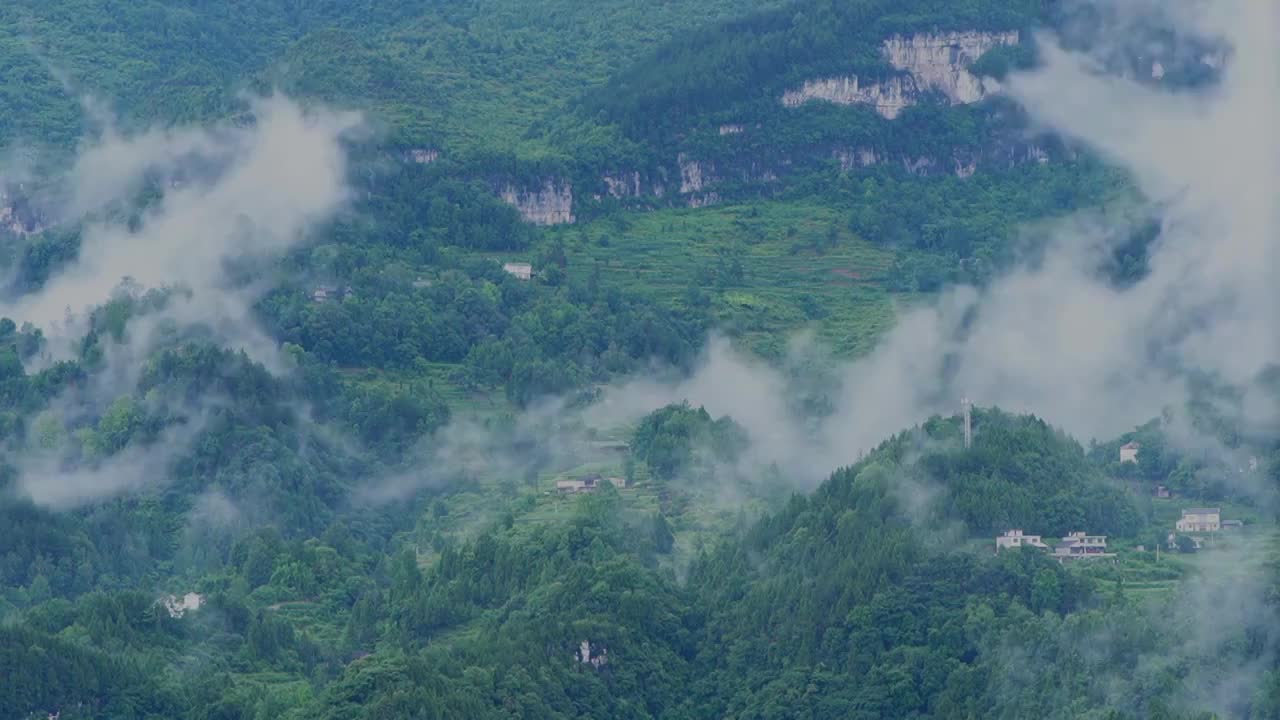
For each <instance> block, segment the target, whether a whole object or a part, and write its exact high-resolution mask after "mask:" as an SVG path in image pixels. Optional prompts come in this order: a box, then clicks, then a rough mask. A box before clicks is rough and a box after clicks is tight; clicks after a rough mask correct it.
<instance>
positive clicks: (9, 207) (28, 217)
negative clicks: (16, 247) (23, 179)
mask: <svg viewBox="0 0 1280 720" xmlns="http://www.w3.org/2000/svg"><path fill="white" fill-rule="evenodd" d="M14 187H15V186H10V188H8V189H5V188H4V187H3V186H0V232H7V233H11V234H13V235H34V234H36V233H38V232H42V231H44V229H45V227H46V223H45V222H44V219H43V218H42V217H41V215H40V213H39V212H38V211H37V210H36V209H35V208H34V207H32V204H31V203H30V201H28V200H27V198H26V197H25V196H24V195H23V194H22V192H21V191H20V189H14Z"/></svg>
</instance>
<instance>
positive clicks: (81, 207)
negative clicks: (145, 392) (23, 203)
mask: <svg viewBox="0 0 1280 720" xmlns="http://www.w3.org/2000/svg"><path fill="white" fill-rule="evenodd" d="M361 128H362V119H361V117H360V115H358V114H355V113H344V112H334V111H330V110H327V109H324V108H306V107H304V106H302V105H301V104H299V103H297V102H294V101H293V100H290V99H289V98H286V97H284V96H282V95H271V96H267V97H260V98H252V99H250V100H249V101H248V113H247V114H246V115H245V116H243V117H240V118H237V119H235V120H228V121H224V122H221V123H216V124H212V125H209V126H197V127H176V128H164V129H156V130H150V131H146V132H141V133H135V134H126V133H121V132H119V131H117V130H116V129H115V128H114V127H113V126H111V125H110V124H109V123H108V124H107V126H106V128H105V129H104V130H103V131H102V133H101V134H100V135H98V136H97V137H94V138H91V139H86V140H85V141H84V143H82V146H81V148H80V149H79V152H78V155H77V159H76V161H75V162H74V164H73V165H72V167H71V170H70V171H69V173H68V174H67V176H66V177H65V178H63V179H61V181H60V182H59V183H58V185H59V187H60V188H61V192H60V193H58V194H59V195H60V196H61V197H62V206H61V207H60V208H59V210H58V213H57V214H58V217H59V218H60V220H61V222H63V223H65V224H79V225H80V226H81V228H82V232H81V238H82V239H81V245H80V248H79V253H78V255H77V257H76V258H75V259H74V260H73V261H72V262H70V263H68V264H67V265H66V266H64V267H61V268H58V269H57V270H56V271H55V274H54V275H53V276H52V277H51V278H50V279H49V280H48V282H47V283H45V285H44V286H43V287H42V288H40V289H39V290H37V291H35V292H32V293H29V294H26V295H20V296H18V297H16V298H14V299H11V300H10V301H9V302H8V303H7V304H0V316H3V317H10V318H13V319H14V320H15V321H17V322H18V323H20V324H21V323H23V322H31V323H34V324H35V325H37V326H38V327H40V328H41V329H42V330H43V331H44V334H45V336H46V338H48V340H49V342H48V345H47V352H46V353H45V354H44V355H43V356H42V357H40V358H37V359H36V360H35V362H36V363H37V364H39V363H47V362H50V361H53V360H58V359H63V358H66V357H73V356H74V353H75V351H76V348H77V346H78V343H79V341H80V338H82V337H83V336H84V334H85V332H86V331H87V329H88V317H89V313H90V312H91V311H92V310H93V309H94V308H96V307H98V306H101V305H102V304H104V303H106V302H107V301H109V300H111V299H113V298H120V297H122V296H123V295H131V296H133V297H134V298H135V299H136V298H138V297H141V296H142V295H143V293H145V292H147V291H150V290H157V289H159V290H165V291H171V292H168V294H167V296H166V298H165V300H164V302H162V303H155V304H152V305H151V306H150V307H148V308H147V310H146V311H145V312H143V313H140V314H137V315H135V316H134V317H132V318H131V319H130V321H129V323H128V325H127V326H126V328H125V330H124V333H123V335H122V337H120V338H119V339H118V341H117V340H116V339H109V338H106V337H104V338H103V340H102V346H103V347H102V349H103V363H102V367H100V368H99V369H98V370H96V371H95V373H94V375H93V376H92V378H91V380H90V382H89V383H88V385H87V386H86V387H78V388H74V389H71V390H68V391H67V393H66V394H65V395H64V396H63V397H62V398H57V399H55V401H54V402H53V407H54V408H58V409H61V410H62V411H63V412H64V413H65V415H66V416H67V417H68V418H70V417H73V416H89V417H92V416H93V415H94V414H96V413H97V412H100V411H101V410H102V408H104V407H105V406H106V405H107V404H109V403H110V402H112V401H113V400H114V399H115V398H118V397H120V396H122V395H131V394H134V393H136V392H137V389H138V381H139V379H140V376H141V372H142V368H143V367H144V364H145V362H146V360H147V359H148V358H149V357H150V356H151V354H152V353H153V352H154V351H155V350H156V349H157V348H159V347H162V346H164V345H166V344H171V343H173V342H175V341H177V340H180V339H182V338H183V337H187V336H196V337H200V338H203V339H207V340H211V341H213V342H216V343H218V344H220V345H223V346H226V347H229V348H231V349H233V350H243V351H244V352H246V353H247V354H248V355H249V357H250V358H252V359H253V360H255V361H257V362H261V363H263V364H264V365H265V366H266V367H267V368H268V369H269V370H272V371H273V372H284V371H285V370H287V369H288V368H289V367H290V364H289V362H288V360H287V358H285V357H283V355H282V354H281V353H280V351H279V347H278V344H277V343H276V341H275V340H274V339H272V338H271V337H270V336H269V335H268V334H267V333H266V332H264V331H263V330H262V329H261V328H260V327H259V325H258V323H257V322H256V320H255V318H254V317H253V312H252V306H253V303H254V302H255V301H256V300H257V299H258V298H259V297H261V295H262V294H263V293H264V292H265V291H266V290H267V289H268V288H267V287H266V284H265V283H263V282H257V281H247V282H246V281H244V280H241V279H238V278H236V277H234V276H233V273H232V271H231V269H230V268H229V265H230V264H231V263H233V262H234V263H237V264H238V265H239V266H241V267H243V263H244V262H245V261H246V260H251V259H255V258H256V259H260V260H263V261H270V260H272V259H274V258H276V257H279V256H280V255H281V254H282V253H284V252H285V251H287V250H288V249H290V248H292V247H294V246H296V245H297V244H299V243H301V242H303V241H304V240H306V238H307V237H308V235H309V233H310V232H311V231H312V230H314V229H315V228H316V227H318V226H319V225H321V224H323V223H325V222H326V221H328V220H329V219H331V218H332V217H333V216H334V215H335V214H336V213H338V212H340V211H341V210H342V209H343V208H344V206H345V205H346V203H347V202H348V200H349V188H348V185H347V151H346V147H345V144H346V141H347V140H348V139H350V138H352V137H355V136H356V135H357V134H358V133H359V132H360V131H361ZM147 187H152V188H158V189H159V190H160V195H159V197H157V198H156V199H154V201H152V202H150V203H148V204H146V205H145V206H142V207H138V206H137V202H138V200H139V197H140V194H141V191H142V190H143V189H144V188H147ZM131 216H132V217H131ZM208 401H209V404H212V403H214V402H215V399H213V398H209V399H208ZM71 405H76V407H71ZM202 412H203V408H201V407H182V408H173V409H172V413H169V414H171V415H172V416H173V417H174V418H178V419H181V418H183V417H185V418H187V420H188V421H194V420H195V419H196V418H198V417H199V416H200V415H201V413H202ZM199 426H200V425H199V423H196V422H188V423H187V424H186V425H185V426H184V427H185V428H186V430H184V432H187V433H190V432H191V430H192V428H198V427H199ZM180 440H181V439H180V438H165V439H163V441H162V442H159V443H156V444H154V445H149V446H147V447H132V446H131V447H127V448H125V449H124V450H123V451H121V452H120V453H119V454H118V455H117V456H114V457H111V458H108V459H106V460H104V461H102V462H101V463H99V464H97V465H95V466H94V467H92V468H88V467H80V466H70V467H64V466H62V465H61V464H60V463H55V462H51V461H49V460H48V459H40V458H20V459H19V462H18V463H17V464H18V466H19V467H20V470H21V473H20V480H19V484H20V486H21V487H22V488H23V489H24V490H25V491H26V492H27V493H28V494H30V495H31V496H32V498H34V499H35V500H36V501H37V502H41V503H43V504H48V505H51V506H55V507H70V506H74V505H76V504H80V503H85V502H92V501H94V500H98V499H102V498H105V497H110V496H112V495H115V494H119V493H122V492H127V491H130V490H134V489H139V488H143V487H147V486H150V485H151V484H153V483H154V482H156V481H157V480H159V479H161V478H163V477H164V476H165V468H166V465H167V464H168V463H169V462H171V461H172V459H173V457H174V453H175V451H176V450H180V449H181V448H182V447H184V445H183V442H180ZM186 440H187V441H189V440H190V438H189V437H188V438H186Z"/></svg>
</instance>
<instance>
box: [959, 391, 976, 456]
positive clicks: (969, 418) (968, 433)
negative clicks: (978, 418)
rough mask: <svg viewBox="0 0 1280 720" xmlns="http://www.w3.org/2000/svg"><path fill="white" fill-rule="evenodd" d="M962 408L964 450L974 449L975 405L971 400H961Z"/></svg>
mask: <svg viewBox="0 0 1280 720" xmlns="http://www.w3.org/2000/svg"><path fill="white" fill-rule="evenodd" d="M960 407H961V409H963V410H964V449H965V450H968V449H969V448H971V447H973V403H971V402H969V398H967V397H964V398H960Z"/></svg>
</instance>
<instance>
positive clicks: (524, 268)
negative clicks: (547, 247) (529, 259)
mask: <svg viewBox="0 0 1280 720" xmlns="http://www.w3.org/2000/svg"><path fill="white" fill-rule="evenodd" d="M502 269H503V270H505V271H507V273H508V274H510V275H513V276H515V278H516V279H517V280H530V279H532V278H533V265H530V264H529V263H518V262H512V263H503V264H502Z"/></svg>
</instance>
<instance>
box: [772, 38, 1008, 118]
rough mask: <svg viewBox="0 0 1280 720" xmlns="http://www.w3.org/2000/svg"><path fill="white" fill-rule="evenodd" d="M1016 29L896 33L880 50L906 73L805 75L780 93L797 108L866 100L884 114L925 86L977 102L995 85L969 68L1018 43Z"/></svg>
mask: <svg viewBox="0 0 1280 720" xmlns="http://www.w3.org/2000/svg"><path fill="white" fill-rule="evenodd" d="M1018 40H1019V38H1018V32H1017V31H1014V30H1011V31H1008V32H996V33H991V32H950V33H940V34H924V33H921V34H917V35H912V36H911V37H904V36H901V35H895V36H894V37H891V38H889V39H888V40H885V41H884V46H883V47H882V49H881V51H882V52H883V54H884V57H885V59H886V60H887V61H888V62H889V64H890V65H892V66H893V67H894V68H895V69H897V70H901V71H903V72H904V73H906V74H905V75H901V76H898V77H893V78H889V79H888V80H885V81H884V82H872V83H865V84H864V83H861V82H859V80H858V78H857V77H856V76H845V77H833V78H819V79H815V80H807V81H805V83H804V84H803V85H802V86H801V87H800V88H799V89H796V90H789V91H787V92H786V93H784V94H783V96H782V104H783V105H786V106H787V107H796V106H799V105H802V104H804V103H806V102H809V101H811V100H824V101H826V102H833V103H836V104H838V105H853V104H859V103H860V104H867V105H872V106H874V107H875V109H876V112H878V113H880V114H881V115H882V116H884V117H885V118H888V119H893V118H896V117H897V116H898V115H900V114H901V113H902V111H903V109H904V108H907V107H909V106H911V105H914V104H915V103H917V102H918V101H919V98H920V96H921V95H922V94H923V93H925V92H928V91H938V92H941V93H942V94H943V95H945V96H946V97H947V99H949V100H950V101H951V103H952V104H953V105H960V104H968V103H975V102H978V101H979V100H981V99H983V98H984V97H986V96H987V95H988V94H989V93H991V92H993V91H994V90H996V89H997V87H996V85H995V83H994V81H991V80H983V79H982V78H979V77H977V76H975V75H974V74H972V73H970V72H969V70H968V68H969V66H970V65H972V64H973V63H974V61H976V60H977V59H978V58H980V57H982V55H983V54H985V53H986V52H987V51H989V50H992V49H994V48H997V47H1001V46H1005V45H1016V44H1018Z"/></svg>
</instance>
